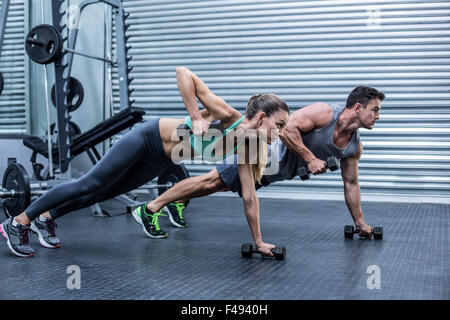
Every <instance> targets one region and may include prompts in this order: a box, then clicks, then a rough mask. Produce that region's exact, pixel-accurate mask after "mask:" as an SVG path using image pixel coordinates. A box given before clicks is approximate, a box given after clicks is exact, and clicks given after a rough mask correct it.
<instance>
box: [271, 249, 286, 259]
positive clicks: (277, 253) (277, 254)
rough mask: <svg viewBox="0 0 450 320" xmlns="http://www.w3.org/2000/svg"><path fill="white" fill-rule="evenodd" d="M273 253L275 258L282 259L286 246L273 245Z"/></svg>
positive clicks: (284, 255) (284, 256)
mask: <svg viewBox="0 0 450 320" xmlns="http://www.w3.org/2000/svg"><path fill="white" fill-rule="evenodd" d="M273 255H274V256H275V260H284V259H285V258H286V247H275V250H274V252H273Z"/></svg>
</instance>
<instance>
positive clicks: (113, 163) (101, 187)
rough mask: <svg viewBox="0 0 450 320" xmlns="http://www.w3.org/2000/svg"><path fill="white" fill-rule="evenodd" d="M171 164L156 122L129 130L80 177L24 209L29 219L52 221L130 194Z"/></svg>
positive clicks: (152, 121)
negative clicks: (44, 216)
mask: <svg viewBox="0 0 450 320" xmlns="http://www.w3.org/2000/svg"><path fill="white" fill-rule="evenodd" d="M170 165H173V162H172V161H171V160H170V159H169V158H168V157H167V155H166V154H165V153H164V148H163V145H162V141H161V136H160V134H159V119H153V120H149V121H147V122H146V123H144V124H143V125H141V126H139V127H137V128H135V129H133V130H131V131H129V132H128V133H127V134H125V135H124V136H123V137H122V138H121V139H120V140H119V141H117V142H116V143H115V144H114V146H113V147H112V148H111V150H109V152H108V153H107V154H106V155H105V156H104V157H103V158H102V159H101V160H100V161H99V162H98V163H97V164H96V165H95V166H94V167H93V168H92V169H91V170H90V171H89V172H88V173H86V174H85V175H84V176H82V177H80V178H79V179H76V180H74V181H69V182H65V183H62V184H60V185H57V186H55V187H53V188H52V189H50V190H49V191H47V192H46V193H45V194H43V195H42V196H41V197H40V198H39V199H37V200H36V201H34V202H33V203H32V204H31V205H30V206H29V207H28V208H27V209H26V211H25V212H26V214H27V216H28V218H29V219H30V220H34V219H36V218H37V217H38V216H39V215H40V214H42V213H44V212H46V211H50V214H51V216H52V218H54V219H56V218H58V217H61V216H62V215H64V214H66V213H68V212H71V211H75V210H78V209H82V208H85V207H88V206H91V205H93V204H95V203H97V202H102V201H105V200H107V199H110V198H113V197H115V196H118V195H120V194H123V193H127V192H130V191H131V190H134V189H136V188H138V187H140V186H141V185H143V184H145V183H147V182H148V181H150V180H152V179H153V178H155V177H157V176H158V175H159V174H161V172H162V171H163V170H164V169H166V168H167V167H169V166H170Z"/></svg>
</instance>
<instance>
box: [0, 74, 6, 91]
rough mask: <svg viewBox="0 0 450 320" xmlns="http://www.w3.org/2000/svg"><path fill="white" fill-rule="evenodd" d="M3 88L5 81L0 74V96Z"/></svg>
mask: <svg viewBox="0 0 450 320" xmlns="http://www.w3.org/2000/svg"><path fill="white" fill-rule="evenodd" d="M4 86H5V79H3V73H1V72H0V94H2V92H3V88H4Z"/></svg>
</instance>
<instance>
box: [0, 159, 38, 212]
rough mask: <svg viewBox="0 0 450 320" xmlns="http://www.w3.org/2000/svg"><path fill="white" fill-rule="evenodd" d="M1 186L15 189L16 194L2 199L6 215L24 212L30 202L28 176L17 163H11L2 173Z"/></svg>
mask: <svg viewBox="0 0 450 320" xmlns="http://www.w3.org/2000/svg"><path fill="white" fill-rule="evenodd" d="M2 188H4V189H6V190H8V191H10V190H15V191H16V192H17V193H18V196H17V197H15V198H12V199H6V200H4V201H3V208H4V210H5V214H6V217H8V218H9V217H11V216H12V217H15V216H17V215H19V214H20V213H22V212H24V211H25V209H26V208H28V206H29V205H30V202H31V191H30V178H29V177H28V174H27V171H26V170H25V168H24V167H23V166H22V165H21V164H19V163H11V164H10V165H9V166H8V167H7V168H6V171H5V173H4V175H3V182H2Z"/></svg>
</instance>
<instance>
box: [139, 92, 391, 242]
mask: <svg viewBox="0 0 450 320" xmlns="http://www.w3.org/2000/svg"><path fill="white" fill-rule="evenodd" d="M384 99H385V95H384V94H383V93H382V92H379V91H378V90H376V89H374V88H371V87H366V86H359V87H356V88H355V89H354V90H353V91H352V92H351V93H350V94H349V96H348V98H347V102H346V105H345V107H341V106H338V105H333V106H331V105H329V104H327V103H324V102H316V103H313V104H311V105H309V106H306V107H304V108H301V109H299V110H297V111H296V112H294V113H292V115H291V116H290V119H289V122H288V124H287V125H286V126H285V128H283V130H282V132H281V134H280V139H281V141H282V143H279V144H278V150H276V149H274V150H272V152H275V153H277V155H275V156H276V157H275V158H276V159H278V161H279V170H278V172H277V173H275V174H270V175H266V174H265V175H264V176H263V177H262V179H261V183H262V186H267V185H269V184H270V183H273V182H276V181H282V180H290V179H293V178H294V177H295V176H296V175H297V172H298V168H300V167H303V166H307V167H308V169H309V171H310V172H311V173H312V174H314V175H317V174H321V173H324V172H325V171H326V162H325V161H324V160H325V159H327V158H328V157H329V156H335V157H336V158H338V159H340V167H341V176H342V179H343V181H344V196H345V203H346V205H347V207H348V209H349V211H350V214H351V216H352V218H353V221H354V223H355V226H356V230H357V231H358V233H359V235H360V236H366V237H370V236H371V233H372V228H371V227H370V226H369V225H367V224H366V223H365V221H364V215H363V212H362V209H361V191H360V187H359V182H358V162H359V159H360V158H361V155H362V153H363V145H362V143H361V141H360V136H359V131H358V129H359V128H366V129H369V130H371V129H372V128H373V127H374V125H375V123H376V121H377V120H379V112H380V109H381V107H380V104H381V102H382V101H383V100H384ZM272 159H274V158H273V156H272ZM256 187H257V188H260V187H261V185H257V186H256ZM228 190H231V191H233V192H238V193H239V194H241V183H240V180H239V173H238V166H237V165H236V164H221V165H218V166H216V168H215V169H213V170H212V171H210V172H209V173H206V174H204V175H201V176H197V177H192V178H188V179H185V180H183V181H181V182H179V183H177V184H176V185H175V186H174V187H172V188H170V189H169V190H167V191H166V192H165V193H164V194H162V195H161V196H160V197H158V198H156V199H155V200H153V201H151V202H149V203H148V204H147V207H148V208H149V209H150V210H152V211H153V212H156V211H155V210H160V209H161V208H162V207H163V206H165V205H167V204H169V203H173V202H175V201H177V200H180V199H190V198H194V197H201V196H205V195H209V194H212V193H215V192H218V191H228ZM170 218H171V219H170V220H171V221H172V220H177V219H183V217H182V210H178V211H177V212H174V211H171V217H170ZM174 225H176V224H174Z"/></svg>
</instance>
